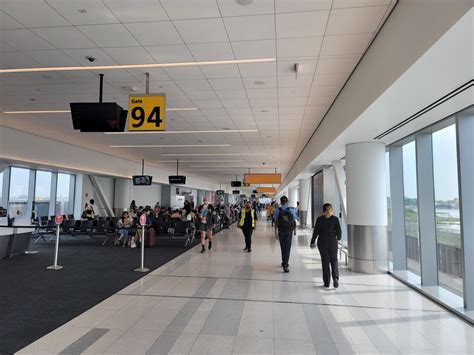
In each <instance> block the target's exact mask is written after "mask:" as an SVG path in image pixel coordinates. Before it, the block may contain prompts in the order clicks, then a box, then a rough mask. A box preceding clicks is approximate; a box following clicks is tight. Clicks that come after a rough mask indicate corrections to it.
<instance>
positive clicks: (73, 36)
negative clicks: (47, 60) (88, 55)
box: [32, 26, 96, 49]
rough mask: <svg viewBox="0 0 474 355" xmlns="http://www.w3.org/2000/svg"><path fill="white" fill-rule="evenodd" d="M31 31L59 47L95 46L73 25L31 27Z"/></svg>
mask: <svg viewBox="0 0 474 355" xmlns="http://www.w3.org/2000/svg"><path fill="white" fill-rule="evenodd" d="M32 31H33V32H35V33H36V34H37V35H39V36H40V37H42V38H44V39H45V40H46V41H48V42H49V43H51V44H52V45H53V46H55V47H56V48H59V49H66V48H70V49H72V48H93V47H96V44H95V43H94V42H92V41H91V40H90V39H88V38H87V37H86V36H85V35H84V34H83V33H82V32H81V31H79V30H78V29H76V28H75V27H73V26H67V27H44V28H33V29H32Z"/></svg>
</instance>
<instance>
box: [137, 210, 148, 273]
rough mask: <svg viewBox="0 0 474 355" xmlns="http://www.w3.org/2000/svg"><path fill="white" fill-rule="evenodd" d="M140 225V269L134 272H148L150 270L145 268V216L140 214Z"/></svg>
mask: <svg viewBox="0 0 474 355" xmlns="http://www.w3.org/2000/svg"><path fill="white" fill-rule="evenodd" d="M140 225H141V226H142V242H141V245H140V247H141V267H139V268H136V269H135V270H134V271H137V272H148V271H150V269H148V268H146V267H145V225H146V214H145V213H142V215H141V216H140Z"/></svg>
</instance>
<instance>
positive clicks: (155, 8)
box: [103, 0, 169, 22]
mask: <svg viewBox="0 0 474 355" xmlns="http://www.w3.org/2000/svg"><path fill="white" fill-rule="evenodd" d="M103 2H104V4H105V5H106V6H107V7H108V8H109V9H110V10H111V11H112V12H113V14H114V15H115V17H116V18H118V19H119V20H120V22H145V21H164V20H168V19H169V18H168V15H167V14H166V12H165V10H164V9H163V7H162V6H161V4H160V2H159V1H156V0H133V6H130V0H103Z"/></svg>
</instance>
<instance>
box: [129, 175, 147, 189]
mask: <svg viewBox="0 0 474 355" xmlns="http://www.w3.org/2000/svg"><path fill="white" fill-rule="evenodd" d="M151 179H152V176H150V175H135V176H132V180H133V185H135V186H148V185H151Z"/></svg>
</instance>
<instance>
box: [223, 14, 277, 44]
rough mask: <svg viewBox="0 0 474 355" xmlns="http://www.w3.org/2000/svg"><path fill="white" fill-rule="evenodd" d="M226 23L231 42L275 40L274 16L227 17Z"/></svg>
mask: <svg viewBox="0 0 474 355" xmlns="http://www.w3.org/2000/svg"><path fill="white" fill-rule="evenodd" d="M224 23H225V27H226V29H227V33H228V35H229V39H230V40H231V41H249V40H257V39H273V38H275V17H274V15H257V16H240V17H225V18H224Z"/></svg>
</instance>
